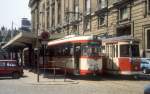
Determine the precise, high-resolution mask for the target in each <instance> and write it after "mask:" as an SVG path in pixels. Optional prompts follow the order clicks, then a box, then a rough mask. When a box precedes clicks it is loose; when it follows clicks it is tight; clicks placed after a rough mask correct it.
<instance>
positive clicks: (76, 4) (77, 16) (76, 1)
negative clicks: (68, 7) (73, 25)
mask: <svg viewBox="0 0 150 94" xmlns="http://www.w3.org/2000/svg"><path fill="white" fill-rule="evenodd" d="M73 10H74V12H75V13H74V16H75V17H74V18H75V20H78V18H79V0H74V6H73Z"/></svg>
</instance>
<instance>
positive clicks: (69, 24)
mask: <svg viewBox="0 0 150 94" xmlns="http://www.w3.org/2000/svg"><path fill="white" fill-rule="evenodd" d="M29 6H30V8H31V14H32V31H33V32H35V33H36V32H37V31H38V34H39V35H40V33H41V32H43V31H48V32H49V33H50V40H54V39H58V38H62V37H64V36H67V35H72V34H76V35H97V36H125V35H126V36H133V37H134V38H137V39H139V40H140V50H141V56H146V57H150V42H149V41H150V0H30V2H29Z"/></svg>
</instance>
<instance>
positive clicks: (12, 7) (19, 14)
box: [0, 0, 31, 28]
mask: <svg viewBox="0 0 150 94" xmlns="http://www.w3.org/2000/svg"><path fill="white" fill-rule="evenodd" d="M0 1H1V3H0V27H1V26H5V27H7V28H11V26H12V22H13V23H14V28H15V27H16V28H18V27H20V25H21V18H28V19H29V20H30V19H31V16H30V8H29V7H28V3H29V0H0Z"/></svg>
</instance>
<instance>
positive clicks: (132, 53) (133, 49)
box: [120, 44, 139, 57]
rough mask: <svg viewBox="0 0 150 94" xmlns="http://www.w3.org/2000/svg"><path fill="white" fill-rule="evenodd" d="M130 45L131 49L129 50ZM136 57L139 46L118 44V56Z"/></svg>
mask: <svg viewBox="0 0 150 94" xmlns="http://www.w3.org/2000/svg"><path fill="white" fill-rule="evenodd" d="M130 47H131V50H130ZM130 56H131V57H138V56H139V46H138V45H129V44H125V45H120V57H130Z"/></svg>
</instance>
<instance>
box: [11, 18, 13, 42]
mask: <svg viewBox="0 0 150 94" xmlns="http://www.w3.org/2000/svg"><path fill="white" fill-rule="evenodd" d="M13 29H14V23H13V21H12V24H11V39H12V38H13V32H14V31H13Z"/></svg>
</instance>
